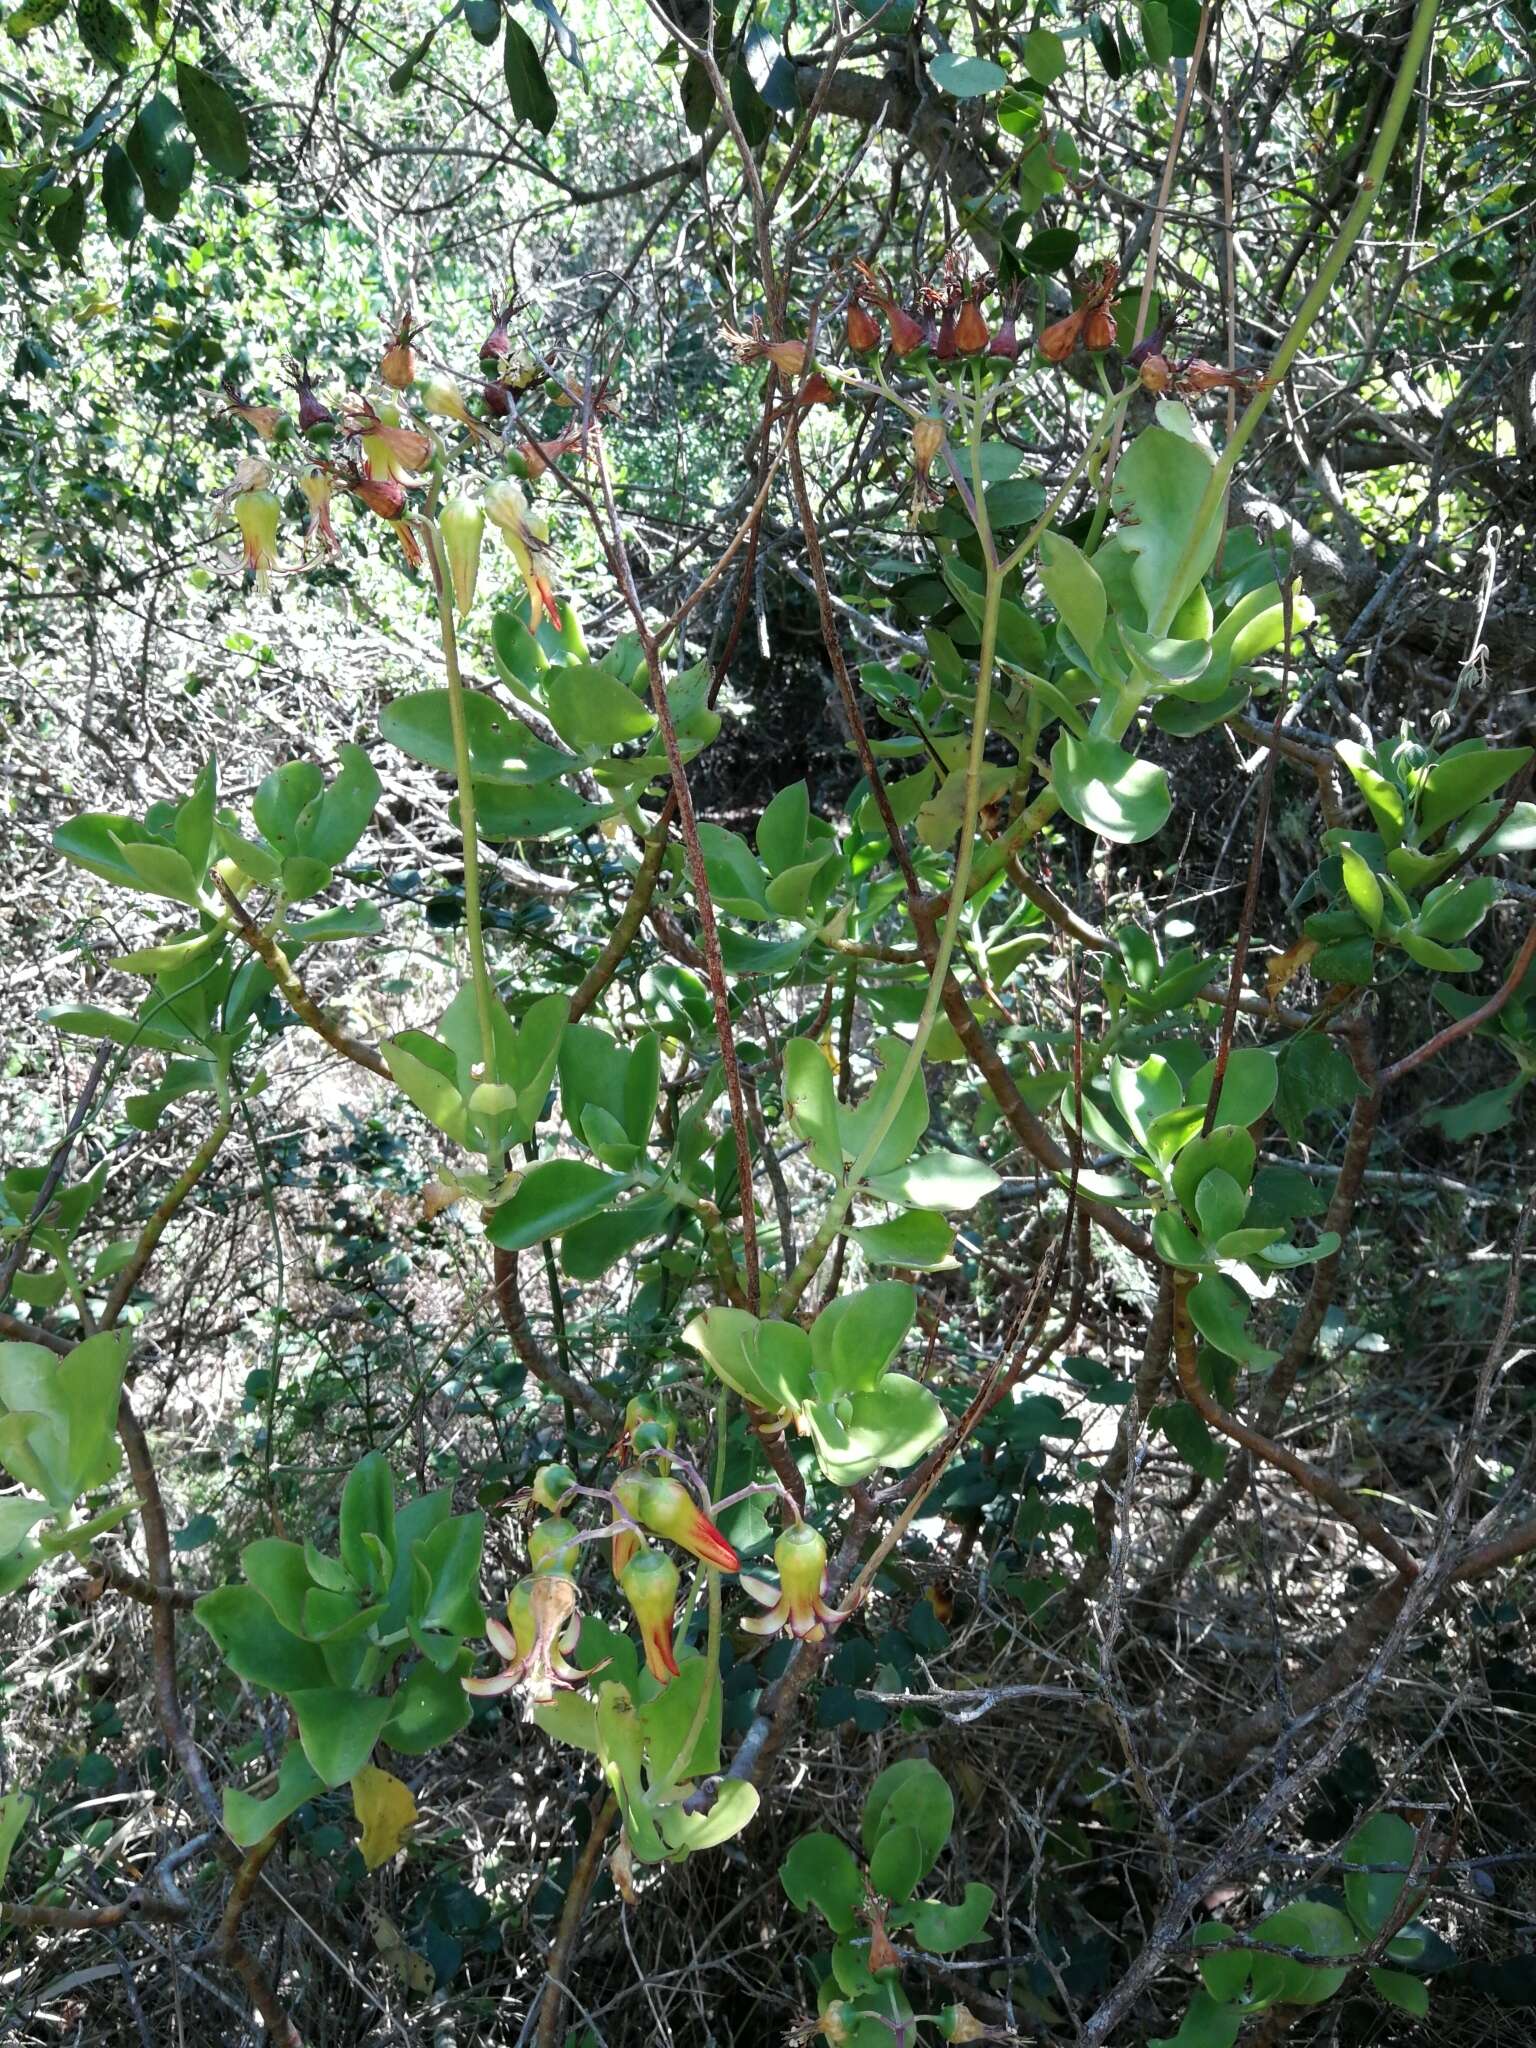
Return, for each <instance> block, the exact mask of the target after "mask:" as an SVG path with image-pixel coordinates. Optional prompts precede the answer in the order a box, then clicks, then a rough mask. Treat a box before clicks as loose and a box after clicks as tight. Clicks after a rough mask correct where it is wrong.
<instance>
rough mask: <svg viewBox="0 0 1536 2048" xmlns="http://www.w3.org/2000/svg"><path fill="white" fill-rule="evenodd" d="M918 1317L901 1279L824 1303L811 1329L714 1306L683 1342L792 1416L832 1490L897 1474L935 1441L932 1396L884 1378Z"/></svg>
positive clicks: (738, 1385) (724, 1375) (901, 1379)
mask: <svg viewBox="0 0 1536 2048" xmlns="http://www.w3.org/2000/svg"><path fill="white" fill-rule="evenodd" d="M916 1311H917V1297H916V1294H915V1292H914V1291H913V1289H912V1288H911V1287H910V1286H909V1285H908V1284H907V1283H906V1282H905V1281H901V1280H883V1281H879V1282H877V1283H876V1284H875V1285H874V1286H872V1287H865V1288H861V1289H860V1290H859V1291H858V1292H856V1293H853V1294H846V1295H840V1296H839V1297H838V1298H837V1299H836V1300H835V1301H832V1302H829V1303H828V1305H827V1307H826V1308H824V1309H823V1310H822V1312H821V1314H820V1315H819V1316H818V1317H817V1318H816V1321H815V1322H814V1323H813V1324H812V1325H811V1328H810V1329H809V1331H807V1330H803V1329H801V1327H800V1326H799V1325H798V1324H797V1323H783V1322H760V1321H759V1320H758V1318H757V1317H756V1316H753V1315H750V1314H749V1313H748V1312H747V1311H746V1310H745V1309H736V1308H726V1307H712V1308H707V1309H705V1310H704V1311H703V1312H702V1313H701V1314H699V1315H697V1316H695V1317H694V1319H693V1321H692V1322H691V1323H690V1324H689V1325H688V1327H687V1329H686V1330H684V1332H683V1342H684V1343H685V1344H688V1345H690V1346H691V1347H692V1348H693V1349H694V1350H695V1351H697V1352H698V1353H699V1354H700V1356H701V1357H702V1358H703V1359H704V1360H705V1362H706V1363H707V1364H708V1365H709V1367H710V1368H711V1370H712V1371H713V1372H714V1373H715V1375H716V1377H717V1378H719V1379H721V1380H723V1381H724V1383H725V1384H726V1385H727V1386H728V1387H730V1388H732V1389H733V1391H734V1392H736V1393H738V1394H740V1395H741V1396H742V1398H743V1399H744V1400H747V1401H750V1402H752V1403H753V1405H754V1406H756V1407H758V1408H761V1409H763V1410H764V1411H765V1412H766V1413H768V1414H770V1415H785V1416H788V1417H791V1418H792V1419H793V1420H794V1423H795V1425H796V1427H797V1428H798V1429H800V1430H802V1431H803V1432H804V1433H805V1434H807V1435H809V1436H810V1437H811V1439H812V1441H813V1442H814V1444H815V1446H816V1457H817V1461H818V1463H819V1464H820V1466H821V1469H822V1472H823V1473H824V1474H825V1476H826V1477H827V1478H828V1479H829V1480H830V1481H831V1482H832V1484H833V1485H834V1486H844V1487H846V1486H854V1485H857V1484H858V1482H859V1481H860V1480H861V1479H867V1478H868V1476H869V1474H870V1473H871V1472H873V1471H874V1470H875V1469H876V1467H877V1466H885V1467H887V1468H889V1469H892V1470H895V1471H905V1470H906V1469H907V1467H908V1466H910V1465H914V1464H915V1463H916V1462H917V1460H918V1459H919V1458H920V1457H921V1456H922V1455H923V1453H924V1451H926V1450H928V1449H929V1448H930V1447H931V1446H932V1445H933V1444H934V1443H936V1442H937V1441H938V1439H939V1437H940V1436H941V1435H942V1434H943V1431H944V1425H945V1417H944V1410H943V1408H942V1407H941V1406H940V1404H939V1402H938V1400H937V1399H936V1398H935V1396H934V1395H933V1394H932V1393H930V1392H929V1390H928V1389H927V1388H926V1387H924V1386H921V1385H920V1384H919V1383H918V1382H917V1381H916V1380H913V1379H909V1378H908V1377H907V1376H906V1375H905V1374H904V1373H898V1372H892V1371H890V1370H889V1367H890V1363H891V1361H892V1359H894V1358H895V1356H896V1354H897V1352H898V1351H899V1350H900V1348H901V1346H902V1344H903V1343H904V1342H905V1340H906V1336H907V1332H908V1331H909V1330H910V1329H911V1326H912V1321H913V1317H914V1316H915V1314H916Z"/></svg>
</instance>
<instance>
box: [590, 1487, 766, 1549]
mask: <svg viewBox="0 0 1536 2048" xmlns="http://www.w3.org/2000/svg"><path fill="white" fill-rule="evenodd" d="M613 1495H614V1499H615V1500H617V1501H618V1502H619V1504H620V1505H621V1506H622V1508H623V1509H624V1512H625V1513H626V1514H627V1515H629V1516H630V1517H631V1518H632V1519H633V1520H634V1521H637V1522H639V1523H641V1524H642V1526H643V1527H645V1528H647V1529H649V1530H651V1531H652V1532H653V1534H655V1535H657V1536H665V1537H667V1538H668V1540H669V1541H671V1542H673V1543H675V1544H677V1546H678V1547H679V1549H682V1550H686V1551H688V1552H689V1553H690V1554H691V1555H692V1556H694V1557H697V1558H699V1559H701V1560H702V1562H703V1563H705V1564H712V1565H716V1566H718V1568H719V1569H720V1570H721V1571H723V1572H733V1571H735V1570H736V1568H737V1566H738V1565H739V1564H740V1562H741V1560H740V1559H739V1558H738V1557H737V1555H736V1553H735V1551H734V1550H732V1548H731V1546H730V1544H729V1543H727V1542H726V1540H725V1538H724V1537H723V1536H722V1535H721V1534H720V1531H719V1530H718V1529H717V1528H716V1527H715V1525H714V1523H713V1522H712V1521H711V1520H710V1519H709V1517H708V1516H707V1515H706V1514H705V1513H704V1512H703V1510H702V1509H701V1508H700V1507H699V1505H698V1503H697V1502H696V1501H695V1500H694V1498H693V1495H692V1494H691V1493H690V1492H689V1491H688V1489H687V1487H685V1486H683V1485H682V1484H681V1483H680V1482H679V1481H678V1480H676V1479H663V1478H661V1477H660V1476H659V1475H657V1474H656V1473H652V1472H625V1473H622V1474H621V1475H620V1476H619V1478H618V1479H616V1480H615V1481H614V1486H613Z"/></svg>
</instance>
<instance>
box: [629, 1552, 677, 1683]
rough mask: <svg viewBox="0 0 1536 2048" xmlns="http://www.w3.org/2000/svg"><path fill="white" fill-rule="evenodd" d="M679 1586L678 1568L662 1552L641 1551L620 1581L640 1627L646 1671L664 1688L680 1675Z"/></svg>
mask: <svg viewBox="0 0 1536 2048" xmlns="http://www.w3.org/2000/svg"><path fill="white" fill-rule="evenodd" d="M678 1583H679V1579H678V1570H677V1566H676V1565H675V1564H674V1563H673V1562H672V1560H671V1558H670V1557H668V1556H667V1555H666V1553H665V1552H664V1551H660V1550H642V1551H641V1552H640V1554H639V1556H638V1557H635V1558H632V1559H631V1560H630V1562H629V1563H628V1564H627V1565H626V1566H625V1568H624V1574H623V1577H622V1578H621V1579H620V1580H619V1584H620V1585H621V1586H622V1587H623V1589H624V1597H625V1599H626V1600H627V1601H628V1602H629V1604H630V1606H631V1607H632V1608H633V1609H634V1614H635V1620H636V1621H637V1622H638V1623H639V1624H640V1641H641V1643H642V1645H643V1646H644V1649H645V1668H646V1670H647V1671H649V1672H650V1674H651V1676H652V1678H654V1679H655V1680H656V1681H657V1682H658V1683H659V1684H661V1685H665V1684H666V1683H667V1681H668V1679H671V1678H676V1676H677V1658H676V1656H675V1655H674V1654H673V1650H672V1616H673V1613H674V1612H675V1611H676V1608H677V1589H678Z"/></svg>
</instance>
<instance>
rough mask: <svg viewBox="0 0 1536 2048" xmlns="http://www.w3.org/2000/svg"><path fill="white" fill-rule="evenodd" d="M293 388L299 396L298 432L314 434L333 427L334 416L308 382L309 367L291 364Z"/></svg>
mask: <svg viewBox="0 0 1536 2048" xmlns="http://www.w3.org/2000/svg"><path fill="white" fill-rule="evenodd" d="M289 367H290V370H291V373H292V379H293V388H294V390H295V391H296V392H297V393H298V395H299V432H300V433H301V434H316V433H319V432H320V431H321V430H322V429H325V428H330V427H334V426H335V424H336V416H335V414H334V413H333V412H332V411H331V409H330V407H329V406H328V405H325V404H323V403H322V402H321V400H320V398H319V396H318V395H317V393H316V391H315V387H314V385H313V384H312V383H311V382H310V377H309V365H308V364H307V363H293V364H291V365H290V366H289Z"/></svg>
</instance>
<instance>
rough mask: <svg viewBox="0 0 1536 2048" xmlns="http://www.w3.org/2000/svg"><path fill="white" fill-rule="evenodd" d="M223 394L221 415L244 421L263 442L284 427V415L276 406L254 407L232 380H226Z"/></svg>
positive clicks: (227, 378)
mask: <svg viewBox="0 0 1536 2048" xmlns="http://www.w3.org/2000/svg"><path fill="white" fill-rule="evenodd" d="M223 392H224V403H223V405H222V407H221V408H220V412H221V414H222V415H223V416H224V417H226V418H228V417H229V416H230V415H233V416H234V418H236V419H238V420H244V421H245V424H246V425H247V426H248V427H250V428H251V429H252V430H253V431H254V432H255V433H257V434H259V435H260V436H261V438H262V440H263V441H270V440H271V439H272V438H273V436H274V435H275V434H276V433H277V431H278V429H279V427H281V426H282V424H283V415H282V413H281V412H280V411H279V410H278V408H277V407H276V406H275V405H252V404H251V402H250V400H249V399H248V398H245V397H243V396H242V395H241V392H240V390H239V388H238V386H237V385H236V384H235V382H234V380H233V379H232V378H229V377H226V378H225V380H224V384H223Z"/></svg>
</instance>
